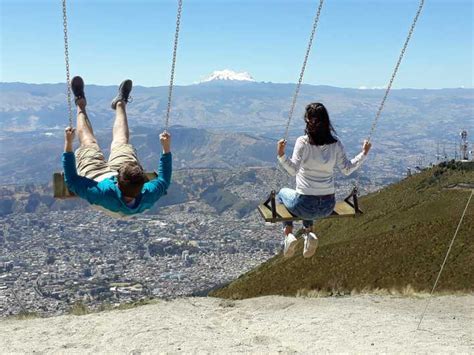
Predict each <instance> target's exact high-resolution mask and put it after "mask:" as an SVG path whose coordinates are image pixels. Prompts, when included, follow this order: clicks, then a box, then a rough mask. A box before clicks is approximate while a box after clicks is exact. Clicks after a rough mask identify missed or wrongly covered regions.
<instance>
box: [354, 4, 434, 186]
mask: <svg viewBox="0 0 474 355" xmlns="http://www.w3.org/2000/svg"><path fill="white" fill-rule="evenodd" d="M424 4H425V0H420V4H419V6H418V10H417V12H416V15H415V18H414V19H413V22H412V24H411V27H410V30H409V31H408V35H407V38H406V40H405V43H404V45H403V48H402V51H401V52H400V56H399V57H398V60H397V64H396V65H395V68H394V69H393V73H392V76H391V78H390V81H389V83H388V85H387V88H386V89H385V94H384V96H383V98H382V101H381V102H380V106H379V108H378V110H377V113H376V114H375V118H374V121H373V122H372V126H371V127H370V131H369V134H368V136H367V141H368V142H370V141H371V140H372V136H373V135H374V132H375V129H376V127H377V123H378V122H379V118H380V116H381V114H382V110H383V109H384V106H385V101H386V100H387V97H388V94H389V93H390V90H391V89H392V85H393V82H394V80H395V77H396V75H397V73H398V68H399V67H400V64H401V63H402V59H403V56H404V55H405V51H406V49H407V47H408V43H409V42H410V39H411V36H412V35H413V32H414V30H415V26H416V23H417V21H418V18H419V17H420V14H421V10H422V9H423V5H424ZM360 175H361V174H360V172H358V173H357V179H356V182H355V184H354V187H355V188H356V189H357V190H358V191H360V189H359V184H360Z"/></svg>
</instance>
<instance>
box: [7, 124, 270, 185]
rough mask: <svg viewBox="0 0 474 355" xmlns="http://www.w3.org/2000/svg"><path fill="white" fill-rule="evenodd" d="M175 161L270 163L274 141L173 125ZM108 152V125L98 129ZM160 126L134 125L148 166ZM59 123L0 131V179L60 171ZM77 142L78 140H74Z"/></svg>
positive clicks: (32, 178)
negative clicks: (45, 127) (39, 128)
mask: <svg viewBox="0 0 474 355" xmlns="http://www.w3.org/2000/svg"><path fill="white" fill-rule="evenodd" d="M170 132H171V134H172V148H173V167H174V168H175V169H183V168H218V169H223V168H225V169H234V168H238V167H244V166H247V167H248V166H260V167H265V166H274V165H275V159H276V158H275V157H276V148H275V147H276V141H275V140H272V139H269V138H264V137H258V136H251V135H248V134H244V133H218V134H216V133H213V132H210V131H208V130H205V129H199V128H189V127H182V126H172V127H171V128H170ZM96 134H97V138H98V141H99V144H100V146H101V147H102V149H103V151H104V154H105V156H106V157H108V154H109V147H110V143H111V139H112V137H111V130H103V129H102V130H96ZM158 134H159V130H158V129H150V128H149V127H148V128H147V127H137V126H136V127H134V128H132V130H131V142H132V144H133V145H134V146H135V148H136V149H137V151H138V156H139V159H140V161H141V162H142V164H143V165H144V167H145V168H146V169H148V170H157V169H158V161H159V156H160V153H161V146H160V142H159V137H158ZM63 136H64V131H63V129H57V130H49V131H34V132H9V133H4V134H1V133H0V184H24V183H32V182H34V183H45V182H48V181H49V180H50V179H51V176H52V172H53V171H61V170H62V166H61V154H62V151H63V146H64V143H63V142H64V138H63ZM76 143H77V142H76Z"/></svg>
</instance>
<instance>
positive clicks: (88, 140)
mask: <svg viewBox="0 0 474 355" xmlns="http://www.w3.org/2000/svg"><path fill="white" fill-rule="evenodd" d="M76 105H77V135H78V137H79V142H80V143H81V146H82V147H85V146H88V145H94V144H95V145H97V139H96V138H95V136H94V131H93V130H92V125H91V122H90V121H89V118H88V117H87V113H86V100H85V99H84V98H81V99H78V100H76Z"/></svg>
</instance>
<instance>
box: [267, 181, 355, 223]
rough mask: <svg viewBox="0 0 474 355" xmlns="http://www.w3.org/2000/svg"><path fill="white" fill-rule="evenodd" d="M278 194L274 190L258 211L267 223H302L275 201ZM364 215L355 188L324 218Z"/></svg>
mask: <svg viewBox="0 0 474 355" xmlns="http://www.w3.org/2000/svg"><path fill="white" fill-rule="evenodd" d="M275 197H276V192H275V190H272V192H271V193H270V196H269V197H268V199H267V200H266V201H265V202H264V203H262V204H260V205H259V206H258V211H259V212H260V214H261V215H262V217H263V219H264V220H265V222H270V223H277V222H286V221H300V220H301V218H300V217H297V216H295V215H293V214H292V213H291V212H290V211H288V210H287V208H286V207H285V206H284V205H282V204H279V203H276V201H275ZM360 214H362V211H361V210H360V209H359V201H358V200H357V189H356V188H354V189H353V190H352V192H351V193H350V195H349V196H347V197H346V198H345V199H344V200H343V201H339V202H336V206H335V207H334V211H332V213H331V214H330V215H329V216H327V217H324V218H335V217H355V216H357V215H360Z"/></svg>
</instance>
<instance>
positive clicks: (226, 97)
mask: <svg viewBox="0 0 474 355" xmlns="http://www.w3.org/2000/svg"><path fill="white" fill-rule="evenodd" d="M132 79H133V78H132ZM85 81H86V96H87V98H88V111H89V115H90V118H91V120H92V122H93V124H94V127H96V128H110V127H111V126H112V121H113V117H114V112H113V111H112V110H111V109H110V101H111V99H112V98H113V97H114V96H115V94H116V91H117V87H116V86H97V85H88V84H87V78H85ZM294 89H295V85H294V84H274V83H261V82H260V83H258V82H251V81H237V80H217V81H210V82H205V83H201V84H197V85H188V86H177V87H176V88H175V91H174V94H173V95H174V98H173V110H172V116H171V123H172V124H179V125H183V126H187V127H199V128H206V129H210V128H212V129H213V130H224V131H244V132H252V133H267V134H268V133H272V132H274V131H275V130H277V131H278V132H281V131H283V129H284V125H285V122H286V119H287V115H288V109H289V105H290V102H291V97H292V95H293V93H294ZM167 90H168V89H167V87H164V86H162V87H151V88H147V87H140V86H137V87H134V89H133V92H132V96H133V100H134V101H133V103H131V104H130V105H129V107H128V112H129V120H130V124H131V126H153V127H156V128H158V127H159V126H161V125H162V124H163V122H164V114H165V110H166V105H167V94H168V91H167ZM0 91H1V93H2V98H1V100H0V127H1V130H7V131H21V130H37V129H45V128H52V127H63V126H64V125H65V124H66V123H67V118H66V103H65V85H64V84H40V85H36V84H23V83H0ZM382 96H383V90H381V89H366V90H359V89H347V88H337V87H331V86H314V85H303V86H302V88H301V93H300V97H299V99H298V104H297V107H296V112H295V119H294V120H293V122H292V127H294V128H295V129H297V131H298V132H300V131H301V125H302V117H303V110H304V106H305V104H307V103H309V102H312V101H320V102H323V103H324V104H325V105H326V106H327V108H328V110H329V113H330V114H331V117H332V118H334V121H335V122H334V123H335V125H336V128H340V129H344V130H347V131H349V132H351V135H353V134H354V130H361V132H360V133H359V134H357V136H358V139H360V137H361V136H362V135H363V134H365V132H367V131H368V128H369V127H370V124H371V120H372V118H373V116H374V115H375V112H376V109H377V106H378V104H379V102H380V100H381V99H382ZM473 104H474V90H473V89H441V90H414V89H401V90H392V92H391V94H390V98H389V100H388V101H387V104H386V107H385V110H384V114H383V121H384V124H383V126H384V127H381V129H387V130H389V131H388V132H390V133H392V132H393V130H394V129H397V130H399V131H401V132H403V131H405V130H414V129H415V130H417V132H416V133H417V134H418V135H421V136H423V135H424V134H427V135H431V136H434V137H437V136H439V137H442V135H441V134H440V130H439V127H440V125H441V126H445V128H446V129H448V130H449V129H451V128H450V127H448V125H452V126H453V127H452V128H453V129H455V132H456V134H457V133H458V132H457V131H458V130H459V129H461V128H462V127H457V126H458V125H462V123H464V124H465V123H466V122H468V120H470V119H472V106H473ZM470 126H471V127H472V124H471V125H470ZM297 127H299V128H297ZM464 128H467V129H469V128H470V127H464ZM472 128H474V127H472ZM342 133H343V132H342ZM277 134H278V133H277Z"/></svg>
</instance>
